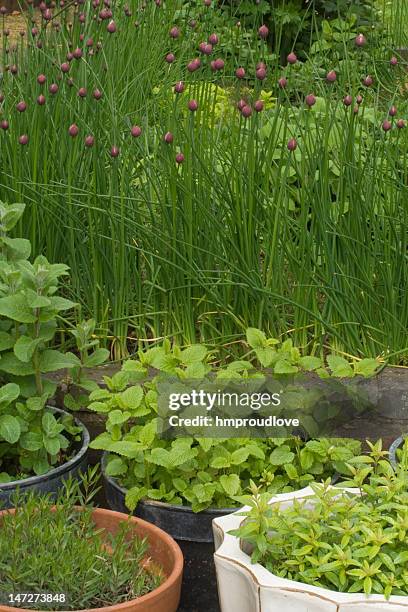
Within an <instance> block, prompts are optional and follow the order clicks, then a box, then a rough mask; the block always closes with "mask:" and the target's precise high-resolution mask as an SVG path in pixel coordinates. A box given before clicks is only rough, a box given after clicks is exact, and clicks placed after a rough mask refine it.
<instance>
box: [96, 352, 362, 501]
mask: <svg viewBox="0 0 408 612" xmlns="http://www.w3.org/2000/svg"><path fill="white" fill-rule="evenodd" d="M211 357H212V355H211V353H210V352H209V351H208V350H207V349H206V348H205V347H204V346H203V345H192V346H190V347H189V348H187V349H185V350H181V349H180V348H179V347H174V348H172V347H171V345H170V343H169V342H165V343H163V345H162V346H158V347H154V348H151V349H149V350H147V351H140V352H139V353H138V358H137V359H134V360H128V361H126V362H125V363H124V365H123V367H122V369H121V370H120V372H118V373H116V374H115V375H114V376H113V377H104V382H105V388H101V389H98V390H96V391H93V392H92V393H91V395H90V403H89V409H90V410H94V411H95V412H99V413H105V414H106V415H107V422H106V431H105V432H104V433H102V434H101V435H99V436H98V437H97V438H96V439H95V440H94V441H93V442H92V443H91V448H94V449H99V450H105V451H107V452H108V453H109V455H108V460H107V465H106V473H107V475H109V476H112V477H115V478H118V479H119V482H120V483H121V484H122V485H123V486H124V487H126V488H127V489H128V492H127V496H126V504H127V506H128V508H129V509H130V510H133V509H134V508H135V507H136V505H137V503H138V502H139V501H140V500H141V499H143V498H148V499H154V500H160V501H164V502H168V503H172V504H184V505H190V506H191V507H192V509H193V511H194V512H199V511H201V510H204V509H206V508H208V507H218V508H225V507H232V506H235V505H236V503H237V502H236V501H235V499H234V496H236V495H240V494H242V493H243V492H244V491H245V489H246V487H247V486H248V485H249V482H250V479H251V478H256V479H258V480H260V481H262V482H263V483H264V484H265V487H266V488H267V490H268V491H269V492H270V493H274V492H281V491H292V490H294V489H298V488H300V487H303V486H306V485H307V484H308V483H310V482H311V481H313V480H315V479H326V478H330V477H331V476H332V475H333V474H334V473H335V472H337V471H338V472H346V473H348V469H347V467H346V462H347V461H348V460H350V459H351V458H352V457H353V456H355V455H357V454H359V453H360V452H361V446H360V443H359V442H358V441H355V440H309V441H303V440H301V439H300V438H299V437H292V438H288V439H285V438H276V439H275V438H269V439H249V438H245V439H210V438H197V439H194V438H193V437H185V438H178V439H176V440H165V439H160V438H159V437H158V436H157V415H158V385H159V383H160V382H162V381H163V380H166V379H168V378H169V377H172V379H174V378H175V379H176V380H177V379H179V380H185V379H186V378H190V379H191V378H197V379H202V378H203V376H208V377H211V376H215V377H216V378H217V379H219V380H220V382H221V381H222V379H223V378H228V379H229V378H244V379H245V378H246V377H258V376H260V375H262V374H261V372H259V371H258V370H256V369H255V368H254V366H253V365H252V364H251V363H250V362H248V361H245V360H242V361H235V362H232V363H230V364H229V365H228V366H227V367H224V368H216V367H214V366H212V365H211V363H210V361H211ZM152 371H154V373H155V375H154V376H153V377H151V376H150V377H149V374H151V372H152ZM194 375H195V376H194Z"/></svg>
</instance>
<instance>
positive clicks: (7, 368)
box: [0, 202, 89, 505]
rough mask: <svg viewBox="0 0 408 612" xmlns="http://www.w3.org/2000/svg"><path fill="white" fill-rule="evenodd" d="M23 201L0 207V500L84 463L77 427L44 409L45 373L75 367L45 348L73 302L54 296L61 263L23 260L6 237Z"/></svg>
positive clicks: (53, 486)
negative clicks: (60, 319)
mask: <svg viewBox="0 0 408 612" xmlns="http://www.w3.org/2000/svg"><path fill="white" fill-rule="evenodd" d="M23 212H24V205H23V204H12V205H7V204H3V203H1V202H0V353H1V355H0V383H1V385H2V386H1V387H0V501H1V502H2V504H5V505H9V504H10V496H11V495H12V493H13V491H14V490H15V489H16V487H17V486H18V487H19V488H20V489H21V490H29V489H31V488H36V489H41V490H43V491H56V490H57V489H58V488H59V487H60V486H61V482H62V480H63V478H65V477H66V476H67V475H69V474H74V473H76V472H77V471H78V470H79V469H80V468H81V467H83V466H84V465H85V462H86V452H87V448H88V443H89V435H88V432H87V430H86V428H85V427H84V426H82V425H81V424H80V423H79V422H78V421H75V420H74V419H73V418H72V416H71V415H70V414H68V413H66V412H64V411H62V410H60V409H57V408H52V407H50V406H49V405H48V402H49V400H50V398H51V397H52V396H53V394H54V392H55V389H56V384H55V382H53V381H51V380H49V379H48V378H47V375H49V374H50V373H52V372H56V371H58V370H61V369H63V368H73V367H75V366H77V365H78V364H79V359H78V357H77V356H76V355H74V354H73V353H69V352H65V353H64V352H62V351H60V350H57V349H55V348H50V345H51V343H52V341H53V340H54V338H55V335H56V332H57V321H58V318H59V317H60V316H61V315H60V313H62V312H64V311H66V310H69V309H72V308H73V307H74V306H75V304H74V303H73V302H71V301H70V300H68V299H66V298H64V297H62V296H60V295H59V294H58V292H59V283H60V279H61V278H62V277H64V276H66V275H67V274H68V271H67V270H68V269H67V267H66V266H65V265H63V264H50V263H49V262H48V261H47V259H46V258H45V257H42V256H39V257H37V258H36V259H35V260H34V262H33V263H31V262H30V260H29V257H30V252H31V246H30V243H29V241H28V240H24V239H20V238H11V237H10V236H9V232H10V230H12V229H13V228H14V227H15V226H16V224H17V223H18V222H19V220H20V219H21V216H22V214H23Z"/></svg>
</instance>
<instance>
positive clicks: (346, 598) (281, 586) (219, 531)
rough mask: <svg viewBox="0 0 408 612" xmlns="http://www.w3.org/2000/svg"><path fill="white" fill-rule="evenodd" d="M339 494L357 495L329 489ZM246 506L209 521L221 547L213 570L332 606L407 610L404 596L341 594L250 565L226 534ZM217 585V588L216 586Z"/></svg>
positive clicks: (280, 497) (307, 492)
mask: <svg viewBox="0 0 408 612" xmlns="http://www.w3.org/2000/svg"><path fill="white" fill-rule="evenodd" d="M332 488H334V489H336V490H338V491H339V492H341V491H347V492H349V493H352V494H354V495H359V494H360V490H359V489H356V488H349V487H342V488H338V487H332ZM314 495H315V494H314V491H313V489H312V488H311V487H305V488H304V489H299V490H298V491H293V492H291V493H281V494H277V495H274V496H272V497H271V499H270V501H269V504H271V505H272V504H277V503H282V502H289V503H290V502H292V501H293V500H294V499H307V498H311V497H314ZM249 509H250V508H249V506H244V507H243V508H241V509H240V510H238V512H234V513H233V514H230V515H228V516H224V517H220V518H215V519H214V520H213V530H214V540H215V541H216V542H217V540H218V541H220V542H221V544H220V546H219V547H218V548H217V550H216V552H215V553H214V561H215V565H216V567H217V561H218V562H219V563H220V564H222V566H225V564H226V563H227V564H229V565H230V566H235V568H236V571H239V572H240V573H241V574H242V573H244V574H245V575H246V578H247V580H248V581H250V582H251V583H255V584H256V585H257V587H258V588H260V589H266V590H267V591H268V592H273V591H274V590H275V591H283V592H288V593H290V592H292V593H304V594H305V595H309V596H315V597H318V598H320V599H322V600H325V601H330V602H332V603H334V604H337V605H340V604H351V603H353V604H357V603H370V604H373V603H379V602H380V603H382V604H388V603H389V604H391V605H392V604H394V605H396V604H397V605H398V604H399V605H403V606H406V607H407V608H408V596H399V595H392V596H391V597H390V598H389V599H388V600H386V599H385V598H384V596H383V595H369V596H367V595H365V594H364V593H342V592H340V591H331V590H330V589H325V588H324V587H318V586H314V585H311V584H306V583H303V582H298V581H296V580H289V579H287V578H280V577H279V576H276V575H275V574H273V573H272V572H270V571H269V570H267V569H266V568H265V567H263V566H262V565H261V564H260V563H252V562H251V558H250V556H249V555H248V554H247V553H245V552H244V551H243V550H242V549H241V546H240V540H239V538H237V537H235V536H232V535H230V534H229V533H228V532H229V531H230V530H232V529H237V528H238V527H239V526H240V524H241V522H242V521H243V520H244V517H243V516H242V515H240V513H242V512H244V511H248V510H249ZM220 586H221V585H220Z"/></svg>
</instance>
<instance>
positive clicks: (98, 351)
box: [63, 319, 109, 410]
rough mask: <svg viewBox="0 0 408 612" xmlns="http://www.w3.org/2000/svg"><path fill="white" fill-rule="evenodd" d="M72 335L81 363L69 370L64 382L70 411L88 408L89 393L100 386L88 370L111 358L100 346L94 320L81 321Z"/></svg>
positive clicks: (67, 406)
mask: <svg viewBox="0 0 408 612" xmlns="http://www.w3.org/2000/svg"><path fill="white" fill-rule="evenodd" d="M71 334H72V336H73V337H74V338H75V344H76V352H77V354H78V359H79V363H78V365H76V366H74V367H73V368H71V369H70V370H69V375H68V376H67V377H66V379H65V380H64V381H63V382H64V383H65V384H66V387H67V393H66V394H65V395H64V405H65V407H66V408H68V409H69V410H79V409H81V408H86V407H87V405H88V403H89V392H90V391H95V389H97V388H98V384H97V383H96V382H95V381H94V380H92V379H91V378H90V377H89V375H88V373H87V368H96V367H98V366H100V365H102V364H104V363H105V362H106V361H107V359H108V358H109V351H108V349H105V348H102V347H100V346H99V340H98V338H96V337H95V321H94V319H89V320H87V321H81V322H80V323H78V324H77V325H76V326H75V328H74V329H71Z"/></svg>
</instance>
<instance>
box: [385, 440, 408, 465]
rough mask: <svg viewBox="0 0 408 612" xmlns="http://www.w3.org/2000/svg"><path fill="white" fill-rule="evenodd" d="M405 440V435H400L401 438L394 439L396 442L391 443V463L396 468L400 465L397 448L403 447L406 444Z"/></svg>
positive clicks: (389, 450)
mask: <svg viewBox="0 0 408 612" xmlns="http://www.w3.org/2000/svg"><path fill="white" fill-rule="evenodd" d="M404 440H405V438H404V437H403V436H400V437H399V438H397V439H396V440H394V442H393V443H392V444H391V446H390V448H389V449H388V452H389V453H390V454H389V459H390V463H391V465H392V466H393V468H394V469H395V468H396V467H397V465H398V460H397V450H398V449H399V448H401V446H402V445H403V444H404Z"/></svg>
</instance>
